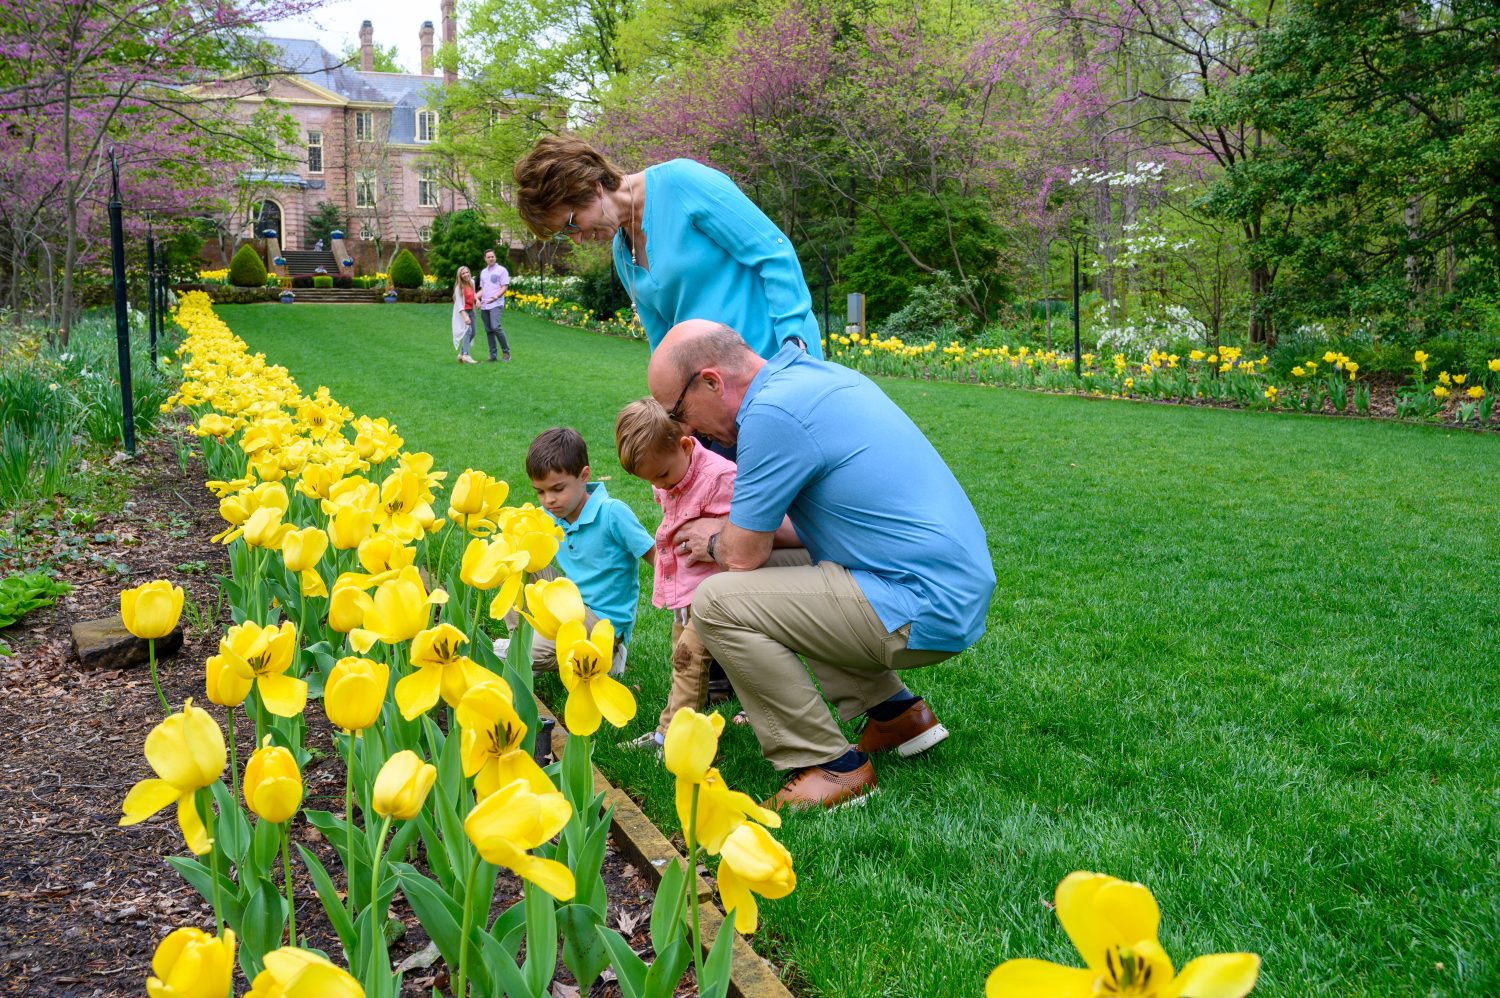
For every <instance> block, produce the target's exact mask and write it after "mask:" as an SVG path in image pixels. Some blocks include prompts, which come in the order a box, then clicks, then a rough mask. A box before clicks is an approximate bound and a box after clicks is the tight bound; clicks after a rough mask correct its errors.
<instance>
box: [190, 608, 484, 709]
mask: <svg viewBox="0 0 1500 998" xmlns="http://www.w3.org/2000/svg"><path fill="white" fill-rule="evenodd" d="M469 598H470V599H472V600H473V601H474V623H472V624H470V625H469V650H470V653H472V652H473V649H474V639H475V637H476V636H477V635H478V634H479V608H480V607H482V606H483V605H484V597H483V595H481V594H480V593H477V592H471V593H469ZM161 702H162V703H163V704H165V703H166V702H167V700H166V697H163V698H162V701H161Z"/></svg>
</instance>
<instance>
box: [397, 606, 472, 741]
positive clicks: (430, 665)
mask: <svg viewBox="0 0 1500 998" xmlns="http://www.w3.org/2000/svg"><path fill="white" fill-rule="evenodd" d="M468 642H469V639H468V637H467V636H466V635H465V634H464V632H463V631H460V630H459V629H458V628H456V627H454V626H453V625H452V624H439V625H438V626H436V627H433V628H429V629H428V630H425V631H422V632H420V633H418V634H417V635H416V636H415V637H413V638H412V642H411V664H412V670H413V671H412V673H411V675H409V676H406V677H404V678H403V679H402V680H401V681H400V682H398V683H397V684H396V705H397V706H398V707H400V708H401V716H402V717H404V718H406V719H407V720H408V721H411V720H414V719H415V718H417V717H419V716H421V715H422V714H424V713H426V712H427V711H429V710H431V709H432V708H433V706H434V705H435V704H436V703H437V701H438V695H439V694H441V695H442V697H443V702H445V703H446V704H448V706H450V707H457V706H458V704H459V702H460V701H461V700H463V697H464V694H465V693H467V692H468V691H469V688H470V687H471V686H474V685H476V684H478V683H483V682H486V681H487V680H491V679H494V678H495V674H494V673H492V672H490V671H489V670H488V669H486V668H485V667H484V666H482V665H480V664H479V663H478V662H475V661H474V660H473V659H471V658H468V657H467V656H465V655H462V654H460V653H459V649H460V648H461V647H462V646H463V645H465V644H468Z"/></svg>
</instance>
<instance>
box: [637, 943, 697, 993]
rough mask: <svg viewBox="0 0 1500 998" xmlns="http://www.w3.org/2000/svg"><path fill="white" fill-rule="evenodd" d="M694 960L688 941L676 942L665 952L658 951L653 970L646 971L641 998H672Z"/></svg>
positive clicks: (652, 966)
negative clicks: (683, 974)
mask: <svg viewBox="0 0 1500 998" xmlns="http://www.w3.org/2000/svg"><path fill="white" fill-rule="evenodd" d="M692 960H693V951H692V948H691V947H690V946H689V945H688V941H687V940H686V939H677V940H674V941H673V943H672V945H670V946H668V947H667V948H666V949H665V950H658V951H657V953H656V960H655V961H654V962H653V963H652V964H651V969H650V970H648V971H646V982H645V986H644V987H643V988H642V989H641V998H672V993H673V992H674V991H676V990H677V982H678V981H680V980H682V972H683V971H685V970H687V967H688V964H689V963H691V962H692Z"/></svg>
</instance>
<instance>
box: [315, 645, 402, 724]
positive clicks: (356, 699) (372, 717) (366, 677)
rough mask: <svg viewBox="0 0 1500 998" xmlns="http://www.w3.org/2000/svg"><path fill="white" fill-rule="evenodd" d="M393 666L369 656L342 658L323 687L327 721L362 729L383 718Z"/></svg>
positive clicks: (324, 709)
mask: <svg viewBox="0 0 1500 998" xmlns="http://www.w3.org/2000/svg"><path fill="white" fill-rule="evenodd" d="M390 677H391V670H390V667H389V666H387V665H386V664H385V663H384V662H372V661H371V660H370V659H368V658H353V657H350V658H341V659H339V660H338V662H337V663H336V664H335V665H334V667H333V669H332V670H331V671H330V672H329V673H328V683H327V685H326V686H324V687H323V711H324V712H325V713H326V714H327V715H328V723H329V724H332V725H333V726H334V727H336V728H340V729H342V730H344V731H363V730H365V729H366V728H368V727H371V726H373V725H374V724H375V722H376V721H378V720H379V719H380V708H381V707H382V706H383V705H384V704H385V691H386V687H387V685H388V684H389V683H390Z"/></svg>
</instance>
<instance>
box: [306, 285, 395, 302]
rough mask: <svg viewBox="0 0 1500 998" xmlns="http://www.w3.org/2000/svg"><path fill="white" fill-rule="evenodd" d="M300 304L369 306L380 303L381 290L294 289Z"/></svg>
mask: <svg viewBox="0 0 1500 998" xmlns="http://www.w3.org/2000/svg"><path fill="white" fill-rule="evenodd" d="M292 294H294V295H296V296H297V301H299V302H316V303H318V304H325V305H326V304H342V305H368V304H372V303H374V302H378V301H380V299H381V297H382V296H383V295H384V292H383V291H382V290H381V289H379V288H293V289H292Z"/></svg>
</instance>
